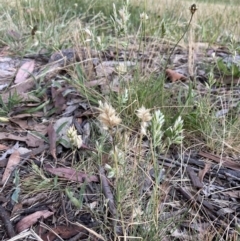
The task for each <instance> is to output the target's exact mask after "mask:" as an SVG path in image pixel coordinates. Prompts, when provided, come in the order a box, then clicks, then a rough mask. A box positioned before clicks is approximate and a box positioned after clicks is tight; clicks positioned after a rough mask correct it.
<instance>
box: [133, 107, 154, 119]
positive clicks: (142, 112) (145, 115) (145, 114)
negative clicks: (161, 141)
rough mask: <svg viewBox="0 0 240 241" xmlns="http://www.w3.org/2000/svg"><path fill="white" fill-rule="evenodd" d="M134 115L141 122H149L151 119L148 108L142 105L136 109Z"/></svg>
mask: <svg viewBox="0 0 240 241" xmlns="http://www.w3.org/2000/svg"><path fill="white" fill-rule="evenodd" d="M136 115H137V117H138V118H139V119H140V120H141V121H142V122H149V121H150V120H151V119H152V116H151V113H150V110H149V109H146V108H145V107H144V106H142V107H141V108H139V109H138V110H137V114H136Z"/></svg>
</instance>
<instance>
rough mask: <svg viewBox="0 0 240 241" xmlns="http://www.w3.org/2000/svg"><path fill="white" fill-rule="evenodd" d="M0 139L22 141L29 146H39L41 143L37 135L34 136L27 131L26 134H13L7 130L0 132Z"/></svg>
mask: <svg viewBox="0 0 240 241" xmlns="http://www.w3.org/2000/svg"><path fill="white" fill-rule="evenodd" d="M0 140H14V141H23V142H25V143H26V144H27V145H28V146H29V147H39V146H41V145H43V142H44V141H43V140H42V139H40V138H39V137H36V136H34V135H32V134H31V133H29V132H28V133H27V135H26V136H21V135H18V136H17V135H14V134H9V133H7V132H0Z"/></svg>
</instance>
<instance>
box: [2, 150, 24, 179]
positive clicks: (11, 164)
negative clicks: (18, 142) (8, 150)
mask: <svg viewBox="0 0 240 241" xmlns="http://www.w3.org/2000/svg"><path fill="white" fill-rule="evenodd" d="M20 160H21V159H20V154H19V152H18V151H17V150H16V151H14V152H13V153H12V154H11V156H10V157H9V160H8V164H7V166H6V168H5V171H4V173H3V177H2V183H5V182H6V180H7V179H8V178H9V176H10V175H11V173H12V171H13V170H14V168H15V167H16V166H17V164H18V163H19V162H20Z"/></svg>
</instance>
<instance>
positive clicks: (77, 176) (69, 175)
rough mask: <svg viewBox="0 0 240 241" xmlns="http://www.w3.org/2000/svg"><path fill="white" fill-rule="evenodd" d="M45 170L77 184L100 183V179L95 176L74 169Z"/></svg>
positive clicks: (50, 168) (47, 167) (47, 168)
mask: <svg viewBox="0 0 240 241" xmlns="http://www.w3.org/2000/svg"><path fill="white" fill-rule="evenodd" d="M45 170H46V171H48V172H50V173H52V174H54V175H56V176H59V177H63V178H66V179H68V180H70V181H75V182H81V183H83V182H99V179H98V177H97V176H95V175H88V174H86V173H85V172H80V171H76V170H75V169H72V168H65V167H58V168H52V167H49V166H45Z"/></svg>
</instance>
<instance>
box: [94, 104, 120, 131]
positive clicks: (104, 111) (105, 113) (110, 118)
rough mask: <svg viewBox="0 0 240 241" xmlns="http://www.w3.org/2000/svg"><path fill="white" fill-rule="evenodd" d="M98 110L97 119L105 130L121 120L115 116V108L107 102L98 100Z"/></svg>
mask: <svg viewBox="0 0 240 241" xmlns="http://www.w3.org/2000/svg"><path fill="white" fill-rule="evenodd" d="M98 110H99V111H100V115H99V116H98V119H99V121H100V122H101V123H102V125H103V128H104V129H105V130H108V129H109V128H110V129H111V128H113V127H115V126H117V125H119V124H120V123H121V121H122V120H121V118H119V117H118V116H117V114H116V110H115V109H114V108H113V107H112V106H111V105H109V104H108V103H106V102H105V103H102V101H99V108H98Z"/></svg>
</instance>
